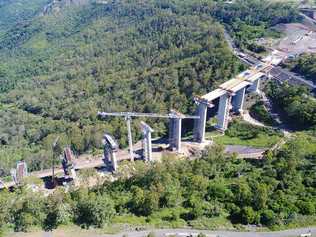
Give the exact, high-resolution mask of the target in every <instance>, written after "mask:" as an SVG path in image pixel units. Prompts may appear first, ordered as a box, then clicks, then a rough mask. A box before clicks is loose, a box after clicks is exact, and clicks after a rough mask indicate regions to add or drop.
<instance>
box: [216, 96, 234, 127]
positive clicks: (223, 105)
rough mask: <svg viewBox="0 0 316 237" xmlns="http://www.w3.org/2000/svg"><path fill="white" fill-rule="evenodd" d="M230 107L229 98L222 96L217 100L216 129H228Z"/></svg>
mask: <svg viewBox="0 0 316 237" xmlns="http://www.w3.org/2000/svg"><path fill="white" fill-rule="evenodd" d="M230 106H231V96H230V95H228V94H224V95H222V96H221V97H220V99H219V107H218V114H217V125H216V128H217V129H220V130H222V131H225V130H226V129H227V127H228V119H229V110H230Z"/></svg>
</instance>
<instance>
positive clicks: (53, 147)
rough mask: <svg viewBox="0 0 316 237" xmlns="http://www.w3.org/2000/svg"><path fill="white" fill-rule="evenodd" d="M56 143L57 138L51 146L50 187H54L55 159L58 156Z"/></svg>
mask: <svg viewBox="0 0 316 237" xmlns="http://www.w3.org/2000/svg"><path fill="white" fill-rule="evenodd" d="M58 141H59V136H58V137H56V139H55V141H54V142H53V144H52V151H53V156H52V185H53V186H54V187H55V185H56V182H55V159H56V157H57V156H58V155H59V153H60V151H59V148H60V147H59V146H58Z"/></svg>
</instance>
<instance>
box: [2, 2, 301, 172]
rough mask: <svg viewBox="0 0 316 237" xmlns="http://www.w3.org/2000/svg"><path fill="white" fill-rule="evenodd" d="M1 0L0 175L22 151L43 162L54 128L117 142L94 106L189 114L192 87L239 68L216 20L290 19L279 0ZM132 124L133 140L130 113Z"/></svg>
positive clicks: (68, 138) (92, 141)
mask: <svg viewBox="0 0 316 237" xmlns="http://www.w3.org/2000/svg"><path fill="white" fill-rule="evenodd" d="M0 2H1V8H0V11H1V12H2V11H6V14H7V15H6V16H3V19H2V18H1V22H3V23H2V27H1V33H0V57H1V59H2V61H1V64H0V91H1V94H0V124H1V128H0V146H1V147H0V162H1V167H0V168H1V170H2V172H1V173H2V175H3V174H4V175H7V174H8V171H9V169H10V168H12V167H13V166H14V163H15V161H16V160H19V159H21V158H25V159H26V161H27V162H28V164H29V167H30V169H31V170H34V169H40V168H44V167H47V166H48V165H49V162H48V160H49V158H50V156H51V154H50V153H51V151H50V148H51V144H52V141H53V140H54V139H55V137H56V136H60V137H61V143H62V145H65V144H69V145H71V146H72V148H73V150H74V151H75V152H76V154H81V153H84V152H87V151H92V152H94V151H95V150H96V149H99V148H101V144H100V140H101V136H102V133H103V132H104V131H108V132H110V133H112V134H113V135H114V136H115V137H116V138H117V139H118V140H119V143H120V145H121V146H125V145H126V129H125V124H124V121H123V120H122V119H118V118H115V119H107V121H100V120H99V119H98V118H97V117H96V113H97V111H99V110H100V111H137V112H159V113H166V112H168V111H169V110H170V109H171V108H173V109H177V110H179V111H181V112H183V113H191V114H192V113H193V112H194V110H195V105H194V101H193V96H194V95H196V94H197V95H201V94H203V93H206V92H207V91H209V90H211V89H212V88H214V87H216V85H218V84H219V83H221V82H223V81H225V80H227V79H229V78H230V77H232V76H233V75H235V74H236V73H237V72H239V71H240V70H242V69H243V68H244V66H243V65H242V64H241V63H240V62H239V61H238V60H236V58H235V57H234V56H233V55H232V53H231V52H230V50H229V48H228V46H227V44H226V42H225V39H224V35H223V31H224V30H223V26H222V25H221V24H220V22H223V23H224V24H225V25H227V26H231V27H237V26H239V28H238V27H237V28H232V29H234V30H233V31H232V32H231V33H233V34H234V35H235V38H236V37H237V35H238V34H240V35H246V34H248V33H246V31H244V30H242V29H241V28H240V27H241V26H242V25H244V24H246V25H247V27H248V28H249V27H250V26H253V27H254V29H255V28H257V27H259V26H261V25H264V27H268V26H271V25H274V24H277V23H280V22H282V23H284V22H290V21H295V20H297V19H298V18H297V12H296V10H295V8H294V7H293V6H292V7H291V6H290V5H289V4H287V3H270V2H268V1H259V0H246V1H236V2H235V3H233V4H225V3H224V2H222V1H211V0H193V1H192V0H186V1H180V0H163V1H153V0H146V1H111V2H108V3H106V4H104V3H103V4H99V3H97V1H93V0H91V1H88V0H87V1H81V4H64V5H63V4H61V5H59V6H58V10H54V5H53V6H51V8H53V9H51V10H50V11H47V12H46V11H45V12H43V10H40V9H44V8H45V6H46V4H47V1H46V0H29V1H27V4H23V0H19V1H9V0H6V1H4V0H2V1H0ZM24 2H25V1H24ZM70 2H71V1H70ZM24 5H27V7H24ZM7 9H16V11H12V10H7ZM249 9H252V10H251V11H249ZM254 9H256V11H253V10H254ZM255 12H256V13H255ZM249 13H250V14H249ZM226 15H227V16H230V19H231V21H228V18H227V17H225V16H226ZM1 17H2V15H1ZM15 18H16V19H18V21H14V19H15ZM238 32H239V33H238ZM254 37H259V35H257V34H255V36H254ZM237 38H238V37H237ZM148 122H149V123H150V124H151V125H152V126H153V127H154V129H155V131H157V132H156V134H155V135H159V136H162V135H166V123H167V121H165V120H150V121H148ZM133 127H134V129H133V131H134V133H133V135H134V139H137V138H139V136H140V134H139V129H138V127H139V126H138V123H137V120H136V121H135V122H134V123H133ZM188 127H189V126H188Z"/></svg>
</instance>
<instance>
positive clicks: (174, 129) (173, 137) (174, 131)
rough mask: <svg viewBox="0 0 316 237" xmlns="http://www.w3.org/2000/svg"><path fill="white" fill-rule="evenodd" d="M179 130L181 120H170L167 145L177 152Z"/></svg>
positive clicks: (179, 147)
mask: <svg viewBox="0 0 316 237" xmlns="http://www.w3.org/2000/svg"><path fill="white" fill-rule="evenodd" d="M181 128H182V119H181V118H171V119H170V131H169V132H170V134H169V139H170V141H169V144H170V147H171V148H172V149H173V148H175V149H176V150H177V152H181V136H182V135H181Z"/></svg>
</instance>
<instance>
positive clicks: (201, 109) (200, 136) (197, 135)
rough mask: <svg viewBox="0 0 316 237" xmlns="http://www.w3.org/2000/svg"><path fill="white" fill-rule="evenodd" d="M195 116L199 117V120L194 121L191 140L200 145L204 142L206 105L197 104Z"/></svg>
mask: <svg viewBox="0 0 316 237" xmlns="http://www.w3.org/2000/svg"><path fill="white" fill-rule="evenodd" d="M196 114H197V115H198V116H200V119H196V120H194V134H193V138H194V141H196V142H200V143H202V142H204V141H205V127H206V115H207V104H205V103H199V105H198V108H197V113H196Z"/></svg>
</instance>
